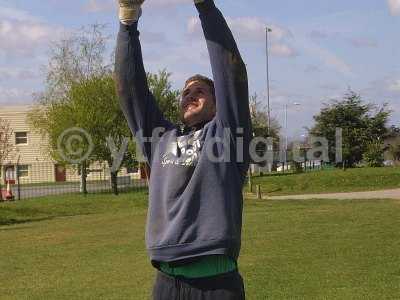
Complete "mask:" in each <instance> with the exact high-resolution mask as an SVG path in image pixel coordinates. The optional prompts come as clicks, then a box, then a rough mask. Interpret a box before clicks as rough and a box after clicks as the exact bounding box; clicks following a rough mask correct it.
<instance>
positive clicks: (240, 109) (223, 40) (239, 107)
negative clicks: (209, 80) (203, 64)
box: [195, 0, 252, 169]
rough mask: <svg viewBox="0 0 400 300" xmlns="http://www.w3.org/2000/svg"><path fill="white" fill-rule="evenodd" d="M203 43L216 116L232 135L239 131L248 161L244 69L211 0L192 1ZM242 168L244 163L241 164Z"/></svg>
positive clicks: (248, 129) (223, 21)
mask: <svg viewBox="0 0 400 300" xmlns="http://www.w3.org/2000/svg"><path fill="white" fill-rule="evenodd" d="M195 3H196V7H197V9H198V11H199V13H200V20H201V25H202V27H203V31H204V36H205V38H206V42H207V48H208V52H209V55H210V61H211V67H212V72H213V77H214V84H215V95H216V104H217V113H216V117H217V119H218V120H220V121H221V122H222V123H223V124H224V125H225V126H227V127H229V128H230V129H231V130H232V131H233V132H232V134H233V135H235V133H236V130H237V129H238V128H242V129H243V130H244V131H243V136H244V149H243V150H244V152H245V153H244V155H245V160H248V152H247V150H248V144H249V143H250V138H251V132H252V129H251V120H250V110H249V91H248V82H247V71H246V66H245V64H244V62H243V60H242V57H241V55H240V53H239V50H238V48H237V45H236V42H235V39H234V37H233V35H232V32H231V30H230V29H229V27H228V25H227V23H226V21H225V19H224V17H223V15H222V14H221V12H220V11H219V10H218V9H217V8H216V7H215V5H214V2H213V1H212V0H195ZM244 168H245V169H246V168H247V166H246V164H245V165H244Z"/></svg>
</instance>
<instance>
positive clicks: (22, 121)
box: [0, 106, 138, 183]
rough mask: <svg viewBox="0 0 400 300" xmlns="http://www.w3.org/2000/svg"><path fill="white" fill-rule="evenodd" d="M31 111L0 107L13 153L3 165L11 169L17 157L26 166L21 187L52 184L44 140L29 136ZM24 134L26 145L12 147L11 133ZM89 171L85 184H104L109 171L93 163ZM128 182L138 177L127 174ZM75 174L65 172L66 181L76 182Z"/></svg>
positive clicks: (52, 166) (69, 170)
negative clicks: (9, 129)
mask: <svg viewBox="0 0 400 300" xmlns="http://www.w3.org/2000/svg"><path fill="white" fill-rule="evenodd" d="M30 109H31V107H30V106H8V107H0V119H4V120H7V121H8V122H10V126H11V128H12V130H13V137H12V143H13V147H14V148H13V151H12V153H11V154H10V155H9V157H8V158H7V159H6V160H5V161H4V162H3V166H5V165H15V164H16V162H17V159H18V157H20V161H19V163H20V165H27V166H28V176H27V177H20V182H21V183H38V182H55V181H56V179H55V162H54V161H53V160H52V159H51V157H50V156H49V155H48V154H47V153H46V152H47V145H48V144H47V140H46V138H44V137H42V136H41V135H40V134H38V133H36V132H33V131H32V130H31V128H29V125H28V123H27V119H26V118H27V113H28V111H29V110H30ZM16 132H27V137H28V142H27V144H24V145H16V144H15V133H16ZM90 169H94V170H96V172H92V173H90V174H89V175H88V180H89V181H90V180H108V179H109V171H108V167H107V166H106V164H103V163H95V164H93V165H91V166H90ZM4 173H5V172H4V167H3V170H2V172H1V180H4V176H5V174H4ZM119 175H120V176H124V175H127V172H126V169H122V170H121V172H120V173H119ZM129 175H130V176H131V177H132V178H137V177H138V174H136V173H134V174H129ZM79 178H80V176H79V174H78V171H77V170H76V169H75V168H71V167H69V168H67V170H66V180H67V181H79Z"/></svg>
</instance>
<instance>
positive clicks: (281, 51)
mask: <svg viewBox="0 0 400 300" xmlns="http://www.w3.org/2000/svg"><path fill="white" fill-rule="evenodd" d="M226 21H227V23H228V24H229V27H230V28H231V30H232V32H233V33H234V35H235V36H237V37H238V40H239V41H240V42H241V43H243V42H257V43H260V42H265V35H266V33H265V28H266V24H265V23H264V22H263V21H262V20H261V19H259V18H256V17H239V18H230V17H227V18H226ZM269 27H270V28H271V29H272V32H270V33H269V37H270V41H271V44H270V51H271V54H273V55H276V56H281V57H293V56H296V55H297V51H296V50H295V49H294V48H293V47H291V46H290V44H289V40H290V39H292V34H291V32H290V31H289V30H287V29H285V28H282V27H280V26H277V25H271V26H269ZM187 31H188V33H189V35H190V36H196V37H198V36H199V35H200V34H202V30H201V25H200V20H199V19H198V18H195V17H192V18H190V19H189V21H188V24H187Z"/></svg>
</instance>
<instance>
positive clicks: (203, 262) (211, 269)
mask: <svg viewBox="0 0 400 300" xmlns="http://www.w3.org/2000/svg"><path fill="white" fill-rule="evenodd" d="M236 269H237V263H236V261H235V260H233V259H232V258H230V257H228V256H225V255H210V256H204V258H202V259H199V260H198V261H195V262H193V263H188V264H186V265H183V266H178V267H171V266H170V265H169V264H168V263H165V262H160V271H161V272H163V273H165V274H168V275H171V276H183V277H186V278H202V277H211V276H215V275H219V274H224V273H228V272H232V271H234V270H236Z"/></svg>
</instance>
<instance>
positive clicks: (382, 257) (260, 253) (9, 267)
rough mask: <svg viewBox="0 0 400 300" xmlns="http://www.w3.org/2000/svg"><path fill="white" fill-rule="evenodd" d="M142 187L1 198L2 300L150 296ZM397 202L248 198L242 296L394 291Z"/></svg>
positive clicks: (399, 259)
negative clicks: (117, 192)
mask: <svg viewBox="0 0 400 300" xmlns="http://www.w3.org/2000/svg"><path fill="white" fill-rule="evenodd" d="M145 199H146V194H145V193H141V194H133V193H131V194H122V195H120V196H119V197H114V196H111V195H91V196H87V197H86V198H85V197H81V196H71V197H63V198H54V199H51V198H47V199H41V200H31V201H23V202H18V203H17V202H16V203H3V204H0V224H1V225H0V249H1V254H0V255H1V259H0V282H1V284H0V299H148V298H149V291H150V288H151V285H152V280H153V276H154V271H153V269H152V268H151V267H150V264H149V262H148V258H147V255H146V252H145V250H144V248H145V246H144V224H145V215H146V200H145ZM399 228H400V202H399V201H394V200H374V201H361V200H354V201H329V200H323V201H322V200H311V201H263V202H256V201H250V200H247V201H246V203H245V214H244V230H243V247H242V253H241V259H240V262H239V263H240V268H241V272H242V274H243V276H244V278H245V284H246V289H247V296H248V299H255V300H259V299H399V295H400V256H399V249H400V231H399Z"/></svg>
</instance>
